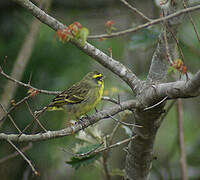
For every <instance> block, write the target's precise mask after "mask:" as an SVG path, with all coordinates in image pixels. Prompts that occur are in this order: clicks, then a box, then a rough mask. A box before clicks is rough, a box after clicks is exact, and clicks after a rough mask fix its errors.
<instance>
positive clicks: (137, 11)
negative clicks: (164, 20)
mask: <svg viewBox="0 0 200 180" xmlns="http://www.w3.org/2000/svg"><path fill="white" fill-rule="evenodd" d="M120 1H121V2H122V3H124V4H125V5H126V6H127V7H128V8H130V9H131V10H133V12H135V13H137V14H139V15H140V16H141V17H142V18H144V19H146V20H147V21H151V20H152V19H150V18H148V17H147V16H145V15H144V14H143V13H142V12H140V11H139V10H138V9H137V8H135V7H133V6H131V5H130V4H129V3H128V2H127V1H125V0H120Z"/></svg>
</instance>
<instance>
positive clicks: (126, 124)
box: [108, 115, 142, 128]
mask: <svg viewBox="0 0 200 180" xmlns="http://www.w3.org/2000/svg"><path fill="white" fill-rule="evenodd" d="M108 117H110V118H111V119H113V120H114V121H116V122H117V123H120V124H122V125H125V126H133V127H140V128H141V127H142V126H140V125H137V124H131V123H126V122H122V121H119V120H118V119H116V118H114V117H113V116H111V115H108Z"/></svg>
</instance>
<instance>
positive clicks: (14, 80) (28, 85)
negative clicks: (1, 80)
mask: <svg viewBox="0 0 200 180" xmlns="http://www.w3.org/2000/svg"><path fill="white" fill-rule="evenodd" d="M0 74H1V75H3V76H4V77H5V78H6V79H8V80H10V81H13V82H15V83H17V84H18V85H20V86H24V87H26V88H29V89H33V90H35V91H37V92H39V93H43V94H50V95H51V94H54V95H58V94H59V93H60V91H47V90H43V89H38V88H35V87H33V86H31V85H30V84H26V83H23V82H21V81H18V80H17V79H15V78H13V77H11V76H9V75H7V74H6V73H4V72H3V70H2V68H1V67H0Z"/></svg>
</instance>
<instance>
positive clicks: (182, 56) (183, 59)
mask: <svg viewBox="0 0 200 180" xmlns="http://www.w3.org/2000/svg"><path fill="white" fill-rule="evenodd" d="M165 25H166V27H167V30H168V31H169V32H170V33H171V35H172V37H173V38H174V40H175V41H176V44H177V46H178V49H179V52H180V55H181V58H182V61H183V62H184V61H185V58H184V55H183V51H182V49H181V47H180V44H179V42H178V39H177V38H176V36H175V34H174V33H173V31H172V30H171V28H170V27H169V26H168V24H167V23H166V24H165Z"/></svg>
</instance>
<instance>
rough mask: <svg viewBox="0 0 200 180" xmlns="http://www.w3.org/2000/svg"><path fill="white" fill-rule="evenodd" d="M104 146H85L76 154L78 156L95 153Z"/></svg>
mask: <svg viewBox="0 0 200 180" xmlns="http://www.w3.org/2000/svg"><path fill="white" fill-rule="evenodd" d="M101 145H102V144H99V143H98V144H90V145H88V146H83V147H80V149H79V151H78V152H76V154H77V155H78V154H83V153H88V152H90V151H93V150H95V149H97V148H99V147H100V146H101Z"/></svg>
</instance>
